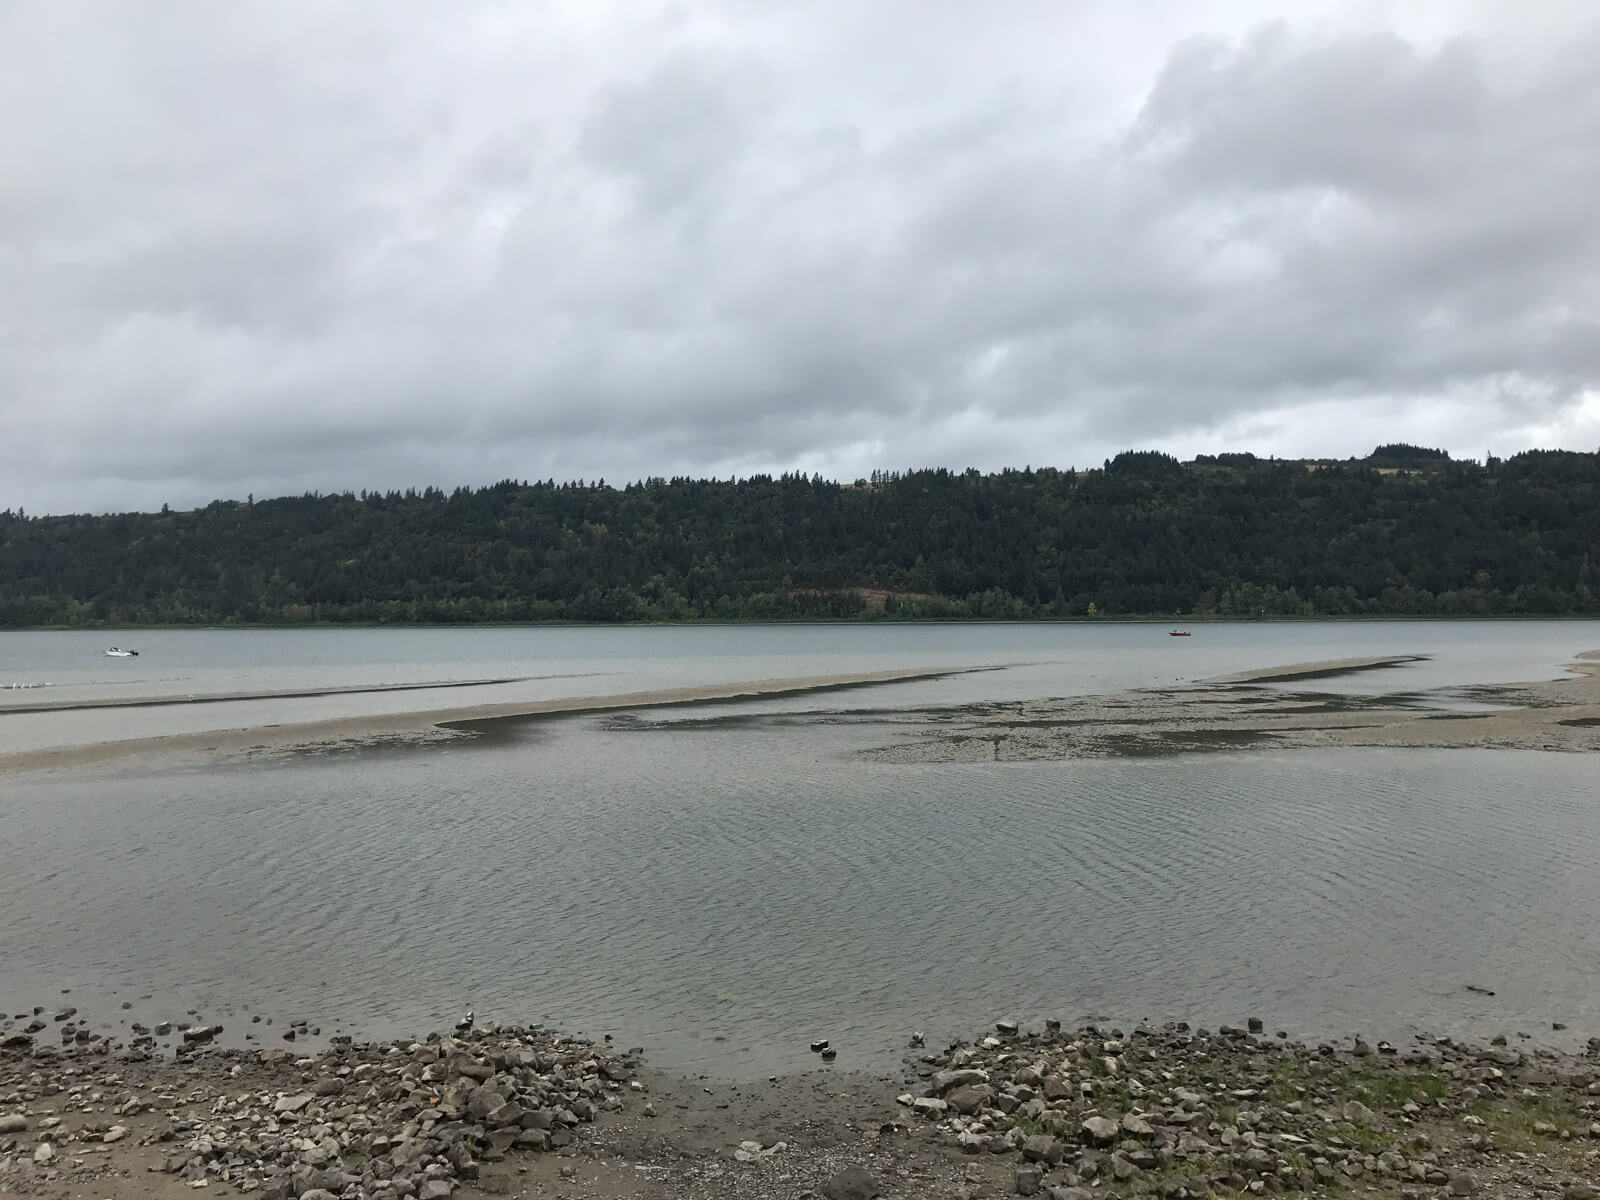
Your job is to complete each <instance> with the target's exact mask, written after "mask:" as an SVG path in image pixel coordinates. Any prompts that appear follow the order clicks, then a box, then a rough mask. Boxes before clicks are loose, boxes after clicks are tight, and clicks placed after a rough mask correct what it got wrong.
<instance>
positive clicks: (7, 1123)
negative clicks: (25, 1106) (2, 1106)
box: [0, 1113, 28, 1133]
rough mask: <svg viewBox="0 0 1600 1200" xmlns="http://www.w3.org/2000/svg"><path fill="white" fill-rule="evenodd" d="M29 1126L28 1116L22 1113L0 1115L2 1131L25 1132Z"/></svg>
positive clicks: (0, 1129)
mask: <svg viewBox="0 0 1600 1200" xmlns="http://www.w3.org/2000/svg"><path fill="white" fill-rule="evenodd" d="M27 1128H28V1118H27V1117H25V1116H23V1115H22V1114H21V1113H8V1114H7V1115H6V1116H3V1117H0V1133H23V1132H26V1130H27Z"/></svg>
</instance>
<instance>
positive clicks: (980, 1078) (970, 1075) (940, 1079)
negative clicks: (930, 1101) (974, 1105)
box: [928, 1067, 989, 1096]
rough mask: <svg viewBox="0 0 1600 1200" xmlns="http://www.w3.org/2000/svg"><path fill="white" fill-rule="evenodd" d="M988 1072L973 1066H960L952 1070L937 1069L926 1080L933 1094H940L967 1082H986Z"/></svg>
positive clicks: (987, 1080)
mask: <svg viewBox="0 0 1600 1200" xmlns="http://www.w3.org/2000/svg"><path fill="white" fill-rule="evenodd" d="M988 1082H989V1073H988V1072H987V1071H979V1070H977V1069H976V1068H974V1067H962V1068H957V1069H956V1070H953V1071H938V1072H936V1073H935V1074H934V1077H933V1078H932V1079H930V1080H929V1081H928V1087H929V1089H930V1090H931V1091H932V1092H933V1094H934V1095H935V1096H942V1095H944V1094H945V1093H946V1092H948V1091H950V1090H951V1089H952V1088H958V1087H962V1086H964V1085H966V1084H969V1083H988Z"/></svg>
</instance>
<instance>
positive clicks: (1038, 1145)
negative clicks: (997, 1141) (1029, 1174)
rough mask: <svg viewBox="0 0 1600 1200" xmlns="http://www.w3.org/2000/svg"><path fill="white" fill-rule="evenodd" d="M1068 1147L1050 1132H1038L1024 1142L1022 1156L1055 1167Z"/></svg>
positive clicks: (1030, 1160)
mask: <svg viewBox="0 0 1600 1200" xmlns="http://www.w3.org/2000/svg"><path fill="white" fill-rule="evenodd" d="M1065 1152H1066V1147H1065V1146H1063V1145H1062V1144H1061V1143H1060V1142H1058V1141H1057V1140H1056V1139H1055V1138H1053V1137H1051V1136H1050V1135H1049V1134H1048V1133H1036V1134H1034V1135H1033V1136H1032V1137H1031V1138H1029V1139H1028V1140H1027V1141H1025V1142H1023V1143H1022V1157H1023V1158H1025V1159H1027V1160H1028V1161H1029V1162H1034V1163H1044V1165H1045V1166H1047V1167H1053V1166H1055V1165H1056V1164H1057V1163H1058V1162H1060V1161H1061V1156H1062V1155H1063V1154H1064V1153H1065Z"/></svg>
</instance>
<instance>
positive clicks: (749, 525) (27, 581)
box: [0, 446, 1600, 627]
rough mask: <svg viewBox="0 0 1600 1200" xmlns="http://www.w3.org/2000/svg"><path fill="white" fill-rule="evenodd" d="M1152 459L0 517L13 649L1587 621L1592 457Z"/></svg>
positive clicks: (1598, 584)
mask: <svg viewBox="0 0 1600 1200" xmlns="http://www.w3.org/2000/svg"><path fill="white" fill-rule="evenodd" d="M1382 450H1383V451H1385V453H1384V454H1383V455H1382V456H1381V460H1382V461H1384V462H1394V461H1397V460H1401V459H1404V460H1405V461H1407V462H1409V463H1411V464H1412V466H1413V468H1415V469H1410V470H1405V469H1402V470H1396V469H1395V468H1394V467H1392V466H1386V467H1380V466H1378V465H1375V460H1365V461H1361V462H1346V463H1334V464H1313V463H1301V462H1283V461H1268V460H1262V459H1256V458H1254V457H1253V456H1250V455H1217V456H1215V457H1214V458H1211V459H1208V460H1197V461H1196V462H1194V463H1190V464H1182V463H1179V462H1178V461H1177V460H1176V459H1174V458H1171V457H1170V456H1168V455H1164V454H1158V453H1153V452H1141V453H1129V454H1124V455H1119V456H1118V457H1117V458H1116V459H1113V460H1110V461H1109V462H1107V463H1106V464H1105V467H1104V469H1102V470H1094V471H1085V472H1077V473H1075V472H1072V471H1060V470H1053V469H1043V470H1032V469H1029V470H1020V471H1018V470H1011V471H1002V472H1000V473H999V474H994V475H982V474H979V473H978V472H976V471H970V470H969V471H966V472H964V473H962V472H952V471H947V470H926V471H909V472H904V473H900V472H884V473H876V474H875V475H874V476H873V478H872V479H870V480H863V481H860V482H858V483H856V484H840V483H835V482H831V481H827V480H824V479H821V478H819V477H807V476H803V475H785V476H782V477H779V478H772V477H767V476H757V477H754V478H750V479H744V480H739V481H718V480H696V479H672V480H666V479H650V480H646V481H644V482H641V483H636V484H631V485H629V486H626V487H621V488H614V487H608V486H606V485H604V484H603V483H597V484H582V483H556V482H553V481H551V482H544V483H531V484H529V483H515V482H509V481H508V482H504V483H499V484H495V485H493V486H491V487H486V488H481V489H459V490H457V491H455V492H452V493H445V492H443V491H439V490H437V489H429V490H427V491H423V492H405V493H398V492H390V493H386V494H367V493H363V494H361V495H352V494H342V495H306V496H300V497H295V498H285V499H275V500H266V501H260V502H239V501H217V502H215V503H213V504H211V505H209V506H207V507H206V508H204V509H199V510H195V511H190V512H166V511H164V512H161V513H141V514H123V515H116V516H51V517H28V516H24V515H23V514H21V513H13V512H6V513H3V514H0V625H3V626H9V627H26V626H43V625H66V626H82V625H92V624H98V623H108V624H109V623H116V624H124V623H127V624H145V623H151V624H154V623H160V624H198V623H205V624H217V623H221V624H226V623H232V622H246V623H257V622H261V623H305V622H329V621H335V622H337V621H347V622H478V621H557V620H560V621H648V620H669V621H670V620H690V619H700V618H713V619H733V620H769V619H810V618H840V617H859V616H876V617H880V618H886V619H893V618H904V619H911V618H967V617H972V618H1026V617H1082V616H1092V615H1106V616H1120V615H1134V614H1180V613H1181V614H1196V615H1206V614H1216V615H1221V616H1235V617H1238V616H1267V615H1313V614H1329V615H1353V614H1371V615H1377V614H1415V615H1435V614H1460V615H1468V614H1502V613H1503V614H1562V613H1590V614H1596V613H1600V455H1596V454H1579V453H1570V452H1564V451H1540V452H1530V453H1526V454H1520V455H1517V456H1516V457H1514V458H1510V459H1507V460H1503V461H1497V460H1490V462H1489V463H1488V464H1486V465H1479V464H1477V463H1470V462H1453V461H1451V460H1449V459H1448V458H1447V457H1445V456H1443V455H1442V454H1439V453H1438V452H1430V451H1425V450H1420V449H1419V448H1417V447H1400V446H1390V447H1383V448H1382Z"/></svg>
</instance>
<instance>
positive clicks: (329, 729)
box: [0, 668, 982, 774]
mask: <svg viewBox="0 0 1600 1200" xmlns="http://www.w3.org/2000/svg"><path fill="white" fill-rule="evenodd" d="M963 669H974V668H954V669H952V668H941V669H938V670H927V669H908V670H894V671H864V672H860V673H856V674H843V675H812V676H805V677H801V678H795V679H758V680H753V681H750V682H741V683H719V684H706V685H702V686H697V687H681V688H659V689H656V690H654V691H647V692H624V693H621V694H618V695H615V696H568V697H563V698H561V699H557V700H538V701H513V702H509V703H503V704H474V705H466V706H462V707H458V708H441V709H430V710H427V711H423V712H406V713H390V714H383V715H375V716H365V715H364V716H357V717H339V718H334V719H331V720H323V721H307V722H298V723H294V724H283V725H269V726H264V727H255V728H249V729H225V730H212V731H206V732H202V733H181V734H169V735H166V736H162V737H150V738H130V739H126V740H123V741H111V742H97V743H93V744H90V745H76V746H56V747H47V748H44V749H40V750H23V751H18V752H15V753H12V754H0V774H3V773H5V772H8V771H30V770H40V769H47V768H51V767H71V766H83V765H86V764H94V763H103V762H110V761H113V760H116V759H121V758H126V757H130V756H134V755H147V754H206V753H223V754H237V753H241V752H244V751H252V750H293V749H299V748H310V747H325V746H332V745H348V744H360V743H367V742H374V741H389V740H396V739H403V740H422V739H435V738H452V737H462V736H465V735H466V733H467V731H468V730H470V729H471V728H472V727H474V726H481V725H483V724H484V723H486V722H491V721H502V720H510V719H515V718H527V717H540V716H555V715H569V716H570V715H577V714H581V713H590V712H610V711H615V710H618V709H629V708H659V707H664V706H667V705H679V704H701V703H707V702H711V701H718V700H740V699H752V698H757V697H776V696H792V695H799V694H803V693H808V692H824V691H834V690H838V689H842V688H854V687H868V686H871V685H874V684H886V683H900V682H904V681H907V680H913V679H937V678H939V677H941V676H945V675H952V674H958V673H960V671H961V670H963ZM976 669H982V668H976Z"/></svg>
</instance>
